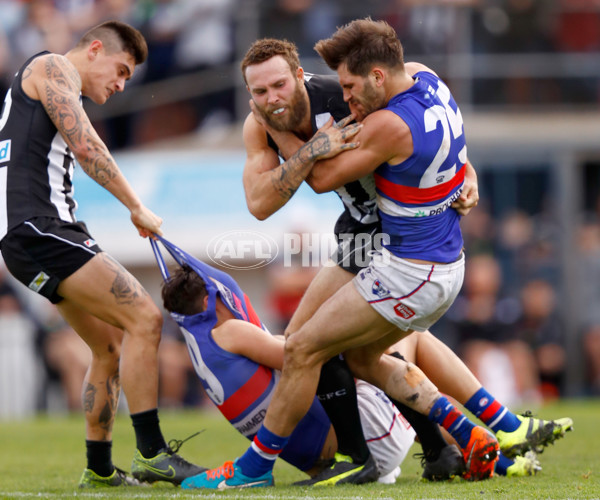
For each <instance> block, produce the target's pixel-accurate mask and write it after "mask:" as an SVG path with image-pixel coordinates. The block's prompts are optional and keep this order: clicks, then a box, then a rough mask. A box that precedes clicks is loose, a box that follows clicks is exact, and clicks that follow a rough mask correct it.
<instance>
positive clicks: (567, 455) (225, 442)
mask: <svg viewBox="0 0 600 500" xmlns="http://www.w3.org/2000/svg"><path fill="white" fill-rule="evenodd" d="M538 416H540V417H543V418H553V417H556V418H558V417H563V416H570V417H572V418H573V419H574V421H575V430H574V432H571V433H569V434H567V435H566V437H565V438H564V439H562V440H560V441H558V442H557V443H556V444H555V445H554V446H551V447H550V448H549V449H547V450H546V451H545V452H544V453H543V454H542V455H540V460H541V462H542V466H543V471H542V472H541V473H540V474H539V475H537V476H535V477H528V478H504V477H494V478H493V479H491V480H488V481H481V482H474V483H470V482H466V481H463V480H458V479H456V480H454V481H452V482H447V483H433V484H431V483H421V482H419V477H420V464H419V461H418V460H416V459H413V458H411V457H410V456H409V458H407V459H406V461H405V462H404V464H402V475H401V476H400V478H398V481H397V483H396V484H395V485H378V484H374V485H371V484H370V485H364V486H338V487H331V488H313V489H308V488H299V487H293V486H290V484H291V483H292V482H293V481H296V480H299V479H302V478H304V477H305V476H304V474H302V473H301V472H299V471H297V470H296V469H294V468H293V467H291V466H288V465H287V464H285V463H283V462H281V461H279V462H280V463H278V464H277V465H276V468H275V478H276V484H277V486H276V487H275V488H265V489H253V490H247V491H239V490H236V491H229V492H219V493H214V494H213V493H202V492H195V493H188V492H184V491H183V490H180V489H178V488H174V487H172V486H170V485H168V484H161V485H158V486H153V487H149V488H128V489H123V488H120V489H118V490H109V491H107V490H101V491H91V492H90V491H84V490H78V489H77V482H78V480H79V476H80V474H81V472H82V470H83V468H84V465H85V446H84V421H83V417H82V416H51V417H46V416H40V417H37V418H35V419H29V420H24V421H8V422H0V446H1V448H0V449H1V450H2V453H1V454H0V471H2V477H1V478H0V498H2V499H4V498H19V499H21V498H33V497H35V498H66V497H71V498H72V497H78V498H79V497H81V498H193V497H203V498H217V497H228V498H233V497H236V498H269V499H295V498H330V499H334V498H364V499H369V498H476V499H484V498H485V499H487V498H494V499H496V498H506V499H509V498H510V499H513V498H536V499H537V498H599V497H600V432H599V427H600V400H573V401H563V402H560V403H556V404H552V405H548V406H545V407H543V408H542V409H540V410H539V411H538ZM161 425H162V427H163V431H164V433H165V435H166V436H168V438H172V437H176V438H179V439H183V438H185V437H186V436H188V435H190V434H193V433H194V432H196V431H198V430H200V429H206V431H205V432H203V433H202V434H200V436H197V437H195V438H194V439H192V440H191V441H189V442H187V443H185V445H184V446H183V448H182V450H181V454H182V455H183V456H184V457H186V458H188V459H190V460H193V461H195V462H196V463H198V464H200V465H204V466H207V467H215V466H218V465H220V464H221V463H222V462H224V461H225V460H231V459H233V458H235V457H236V456H238V455H240V454H241V453H242V452H243V451H244V450H245V449H246V447H247V445H248V441H246V440H245V439H244V438H242V437H241V436H240V435H239V434H237V433H236V432H235V431H234V430H233V428H232V427H231V426H229V424H227V423H226V422H225V420H224V419H223V418H222V417H221V415H220V414H218V413H216V412H215V411H202V412H199V411H196V412H192V411H186V412H167V411H162V412H161ZM133 450H134V439H133V430H132V428H131V425H130V420H129V417H128V416H126V415H120V416H119V417H118V419H117V423H116V425H115V431H114V445H113V456H114V461H115V463H116V464H117V465H119V466H121V467H122V468H125V469H127V470H128V469H129V468H130V463H131V458H132V456H133ZM413 451H418V447H417V446H415V448H414V449H413Z"/></svg>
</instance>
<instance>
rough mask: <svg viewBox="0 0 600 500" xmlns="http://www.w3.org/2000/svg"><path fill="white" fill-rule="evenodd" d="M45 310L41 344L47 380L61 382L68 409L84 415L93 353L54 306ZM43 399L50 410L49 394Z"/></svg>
mask: <svg viewBox="0 0 600 500" xmlns="http://www.w3.org/2000/svg"><path fill="white" fill-rule="evenodd" d="M43 306H44V308H45V309H46V311H45V312H44V316H45V318H43V322H42V323H41V324H40V328H39V332H40V337H39V340H38V343H39V348H40V354H41V357H42V359H43V360H44V363H45V365H46V369H47V377H48V378H49V380H50V381H51V380H54V379H55V380H57V381H58V382H59V384H60V388H61V395H62V396H63V397H64V403H65V405H66V409H67V410H68V411H70V412H81V411H82V402H81V389H82V387H83V381H84V379H85V374H86V373H87V370H88V367H89V366H90V363H91V362H92V352H91V350H90V348H89V347H88V346H87V344H86V343H85V342H84V341H83V340H82V339H81V337H79V335H77V333H75V330H73V329H72V328H71V327H70V326H69V325H68V324H67V323H66V321H64V320H63V319H62V317H61V316H60V314H59V313H58V311H57V309H56V307H54V305H51V304H49V303H48V304H46V303H45V302H44V303H43ZM40 319H41V318H40ZM43 396H44V397H45V401H44V403H45V407H46V408H47V406H48V403H49V402H48V400H47V394H44V395H43Z"/></svg>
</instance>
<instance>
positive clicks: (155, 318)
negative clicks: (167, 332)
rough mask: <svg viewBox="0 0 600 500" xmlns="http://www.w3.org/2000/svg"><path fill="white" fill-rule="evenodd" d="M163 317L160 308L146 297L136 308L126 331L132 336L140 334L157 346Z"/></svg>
mask: <svg viewBox="0 0 600 500" xmlns="http://www.w3.org/2000/svg"><path fill="white" fill-rule="evenodd" d="M162 324H163V317H162V314H161V313H160V310H159V309H158V307H157V306H156V304H154V302H152V301H151V300H150V299H148V300H147V301H146V302H145V303H144V304H143V305H142V306H140V307H138V308H136V313H135V320H134V322H133V324H132V325H131V326H130V327H129V328H126V331H127V332H128V333H129V334H131V335H134V336H141V337H143V338H144V339H146V340H147V341H151V342H153V343H154V344H156V345H157V346H158V343H159V342H160V335H161V330H162Z"/></svg>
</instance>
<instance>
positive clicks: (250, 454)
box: [236, 425, 289, 477]
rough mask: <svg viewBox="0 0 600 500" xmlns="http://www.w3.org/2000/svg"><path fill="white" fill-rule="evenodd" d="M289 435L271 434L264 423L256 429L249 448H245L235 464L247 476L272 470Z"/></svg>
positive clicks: (256, 475) (254, 475)
mask: <svg viewBox="0 0 600 500" xmlns="http://www.w3.org/2000/svg"><path fill="white" fill-rule="evenodd" d="M288 440H289V437H281V436H277V435H276V434H273V433H272V432H271V431H270V430H269V429H267V428H266V427H265V426H264V425H263V426H262V427H261V428H260V429H259V430H258V432H257V434H256V436H254V440H253V441H252V444H251V445H250V448H248V449H247V450H246V453H244V454H243V455H242V456H241V457H240V458H238V459H237V461H236V464H237V465H238V466H239V468H240V469H241V470H242V473H243V474H244V475H245V476H248V477H260V476H262V475H264V474H266V473H267V472H269V471H271V470H273V466H274V465H275V460H276V459H277V457H278V456H279V454H280V453H281V452H282V451H283V447H284V446H285V445H286V444H287V442H288Z"/></svg>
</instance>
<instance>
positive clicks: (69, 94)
mask: <svg viewBox="0 0 600 500" xmlns="http://www.w3.org/2000/svg"><path fill="white" fill-rule="evenodd" d="M22 85H23V90H24V91H25V93H26V94H27V95H28V96H29V97H31V98H32V99H35V100H39V101H40V102H41V103H42V105H43V106H44V109H45V110H46V113H47V114H48V116H49V117H50V119H51V120H52V122H53V123H54V125H55V126H56V128H57V129H58V131H59V132H60V134H61V135H62V136H63V138H64V139H65V141H66V143H67V145H68V146H69V149H70V150H71V151H73V154H74V155H75V158H77V161H78V162H79V164H80V165H81V167H82V168H83V170H84V171H85V173H86V174H87V175H89V176H90V177H91V178H92V179H94V180H95V181H96V182H97V183H98V184H100V185H101V186H102V187H104V188H106V189H107V190H108V191H110V193H112V194H113V195H114V196H115V197H116V198H117V199H118V200H119V201H120V202H121V203H123V205H125V206H126V207H127V208H128V209H129V211H130V212H131V220H132V222H133V224H134V225H135V226H136V228H137V229H138V232H139V233H140V235H141V236H150V234H151V233H152V232H156V233H158V234H161V233H160V225H161V223H162V220H161V219H160V218H159V217H157V216H156V215H155V214H153V213H152V212H151V211H150V210H148V209H147V208H146V207H145V206H144V205H143V204H142V202H141V201H140V199H139V197H138V196H137V194H136V193H135V191H134V190H133V189H132V187H131V185H130V184H129V182H127V179H125V177H124V176H123V174H122V173H121V171H120V170H119V167H118V166H117V164H116V162H115V160H114V159H113V157H112V155H111V154H110V152H109V151H108V148H107V147H106V145H105V144H104V142H103V141H102V139H100V137H99V136H98V134H97V132H96V130H95V129H94V127H93V126H92V124H91V122H90V120H89V118H88V116H87V114H86V113H85V110H84V109H83V106H82V105H81V102H80V93H81V86H82V82H81V77H80V75H79V72H78V71H77V69H76V68H75V66H74V65H73V64H72V63H71V62H70V61H69V60H68V59H67V58H66V57H65V56H61V55H57V54H48V55H45V56H40V57H38V58H36V59H34V60H33V61H32V63H31V64H30V65H29V66H28V67H27V69H26V70H25V72H24V73H23V83H22Z"/></svg>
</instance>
